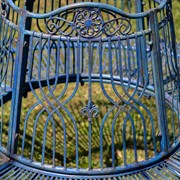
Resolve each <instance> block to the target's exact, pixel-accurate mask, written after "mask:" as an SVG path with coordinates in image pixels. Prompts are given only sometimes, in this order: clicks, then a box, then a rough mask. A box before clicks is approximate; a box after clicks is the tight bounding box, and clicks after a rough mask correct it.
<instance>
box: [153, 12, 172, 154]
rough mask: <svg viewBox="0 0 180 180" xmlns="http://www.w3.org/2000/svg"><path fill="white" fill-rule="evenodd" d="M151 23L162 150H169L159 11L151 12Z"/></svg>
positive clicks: (154, 77) (154, 76)
mask: <svg viewBox="0 0 180 180" xmlns="http://www.w3.org/2000/svg"><path fill="white" fill-rule="evenodd" d="M150 25H151V29H152V41H153V47H152V68H153V79H154V88H155V99H156V109H157V116H158V123H159V130H160V135H161V137H162V139H161V148H162V151H165V152H167V151H168V147H169V137H168V125H167V119H166V107H165V104H166V103H165V93H164V85H163V77H162V58H161V50H160V44H159V42H160V41H159V26H158V18H157V11H154V12H152V13H151V16H150Z"/></svg>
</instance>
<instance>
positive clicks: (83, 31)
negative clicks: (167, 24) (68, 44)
mask: <svg viewBox="0 0 180 180" xmlns="http://www.w3.org/2000/svg"><path fill="white" fill-rule="evenodd" d="M70 14H72V13H70ZM73 14H74V17H73V18H72V20H71V21H69V20H67V17H68V13H67V14H66V16H65V18H63V17H62V16H61V15H60V16H59V17H50V18H49V19H48V20H47V21H46V29H47V32H48V33H49V34H52V35H58V34H60V35H64V36H73V35H75V36H77V35H78V36H80V37H82V38H94V37H98V36H106V37H109V36H113V35H127V34H129V33H130V32H131V29H132V24H131V22H130V20H129V19H127V18H125V17H116V14H114V13H112V12H111V13H108V14H107V12H106V14H105V12H103V11H101V10H100V9H98V8H84V9H78V10H74V11H73ZM106 17H108V18H106ZM105 19H107V20H105ZM65 26H66V28H64V27H65Z"/></svg>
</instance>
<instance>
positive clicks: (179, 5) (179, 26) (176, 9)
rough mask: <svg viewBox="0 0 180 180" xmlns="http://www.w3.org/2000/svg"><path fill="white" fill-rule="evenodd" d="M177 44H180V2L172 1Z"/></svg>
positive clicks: (179, 0) (177, 0) (178, 0)
mask: <svg viewBox="0 0 180 180" xmlns="http://www.w3.org/2000/svg"><path fill="white" fill-rule="evenodd" d="M172 4H173V17H174V24H175V31H176V38H177V42H180V0H172Z"/></svg>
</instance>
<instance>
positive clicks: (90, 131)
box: [88, 42, 93, 169]
mask: <svg viewBox="0 0 180 180" xmlns="http://www.w3.org/2000/svg"><path fill="white" fill-rule="evenodd" d="M88 54H89V57H88V75H89V79H88V108H89V109H92V82H91V73H92V64H93V63H92V61H93V55H92V44H91V42H89V52H88ZM88 122H89V126H88V139H89V142H88V160H89V169H91V167H92V152H91V148H92V147H91V146H92V122H91V120H88Z"/></svg>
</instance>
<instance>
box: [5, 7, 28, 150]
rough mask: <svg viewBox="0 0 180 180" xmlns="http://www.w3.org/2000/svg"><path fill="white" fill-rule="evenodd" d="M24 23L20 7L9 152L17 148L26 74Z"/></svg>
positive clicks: (24, 13) (23, 10) (23, 11)
mask: <svg viewBox="0 0 180 180" xmlns="http://www.w3.org/2000/svg"><path fill="white" fill-rule="evenodd" d="M25 23H26V11H25V9H22V10H21V11H20V21H19V30H18V43H17V48H16V52H17V54H16V59H15V73H14V84H13V95H12V107H11V116H10V128H9V137H8V150H9V152H10V153H15V152H16V150H17V136H18V131H19V126H18V124H19V121H20V110H21V102H22V88H23V84H24V81H25V75H26V59H25V58H23V55H24V53H25V51H24V48H23V47H24V34H25Z"/></svg>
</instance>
